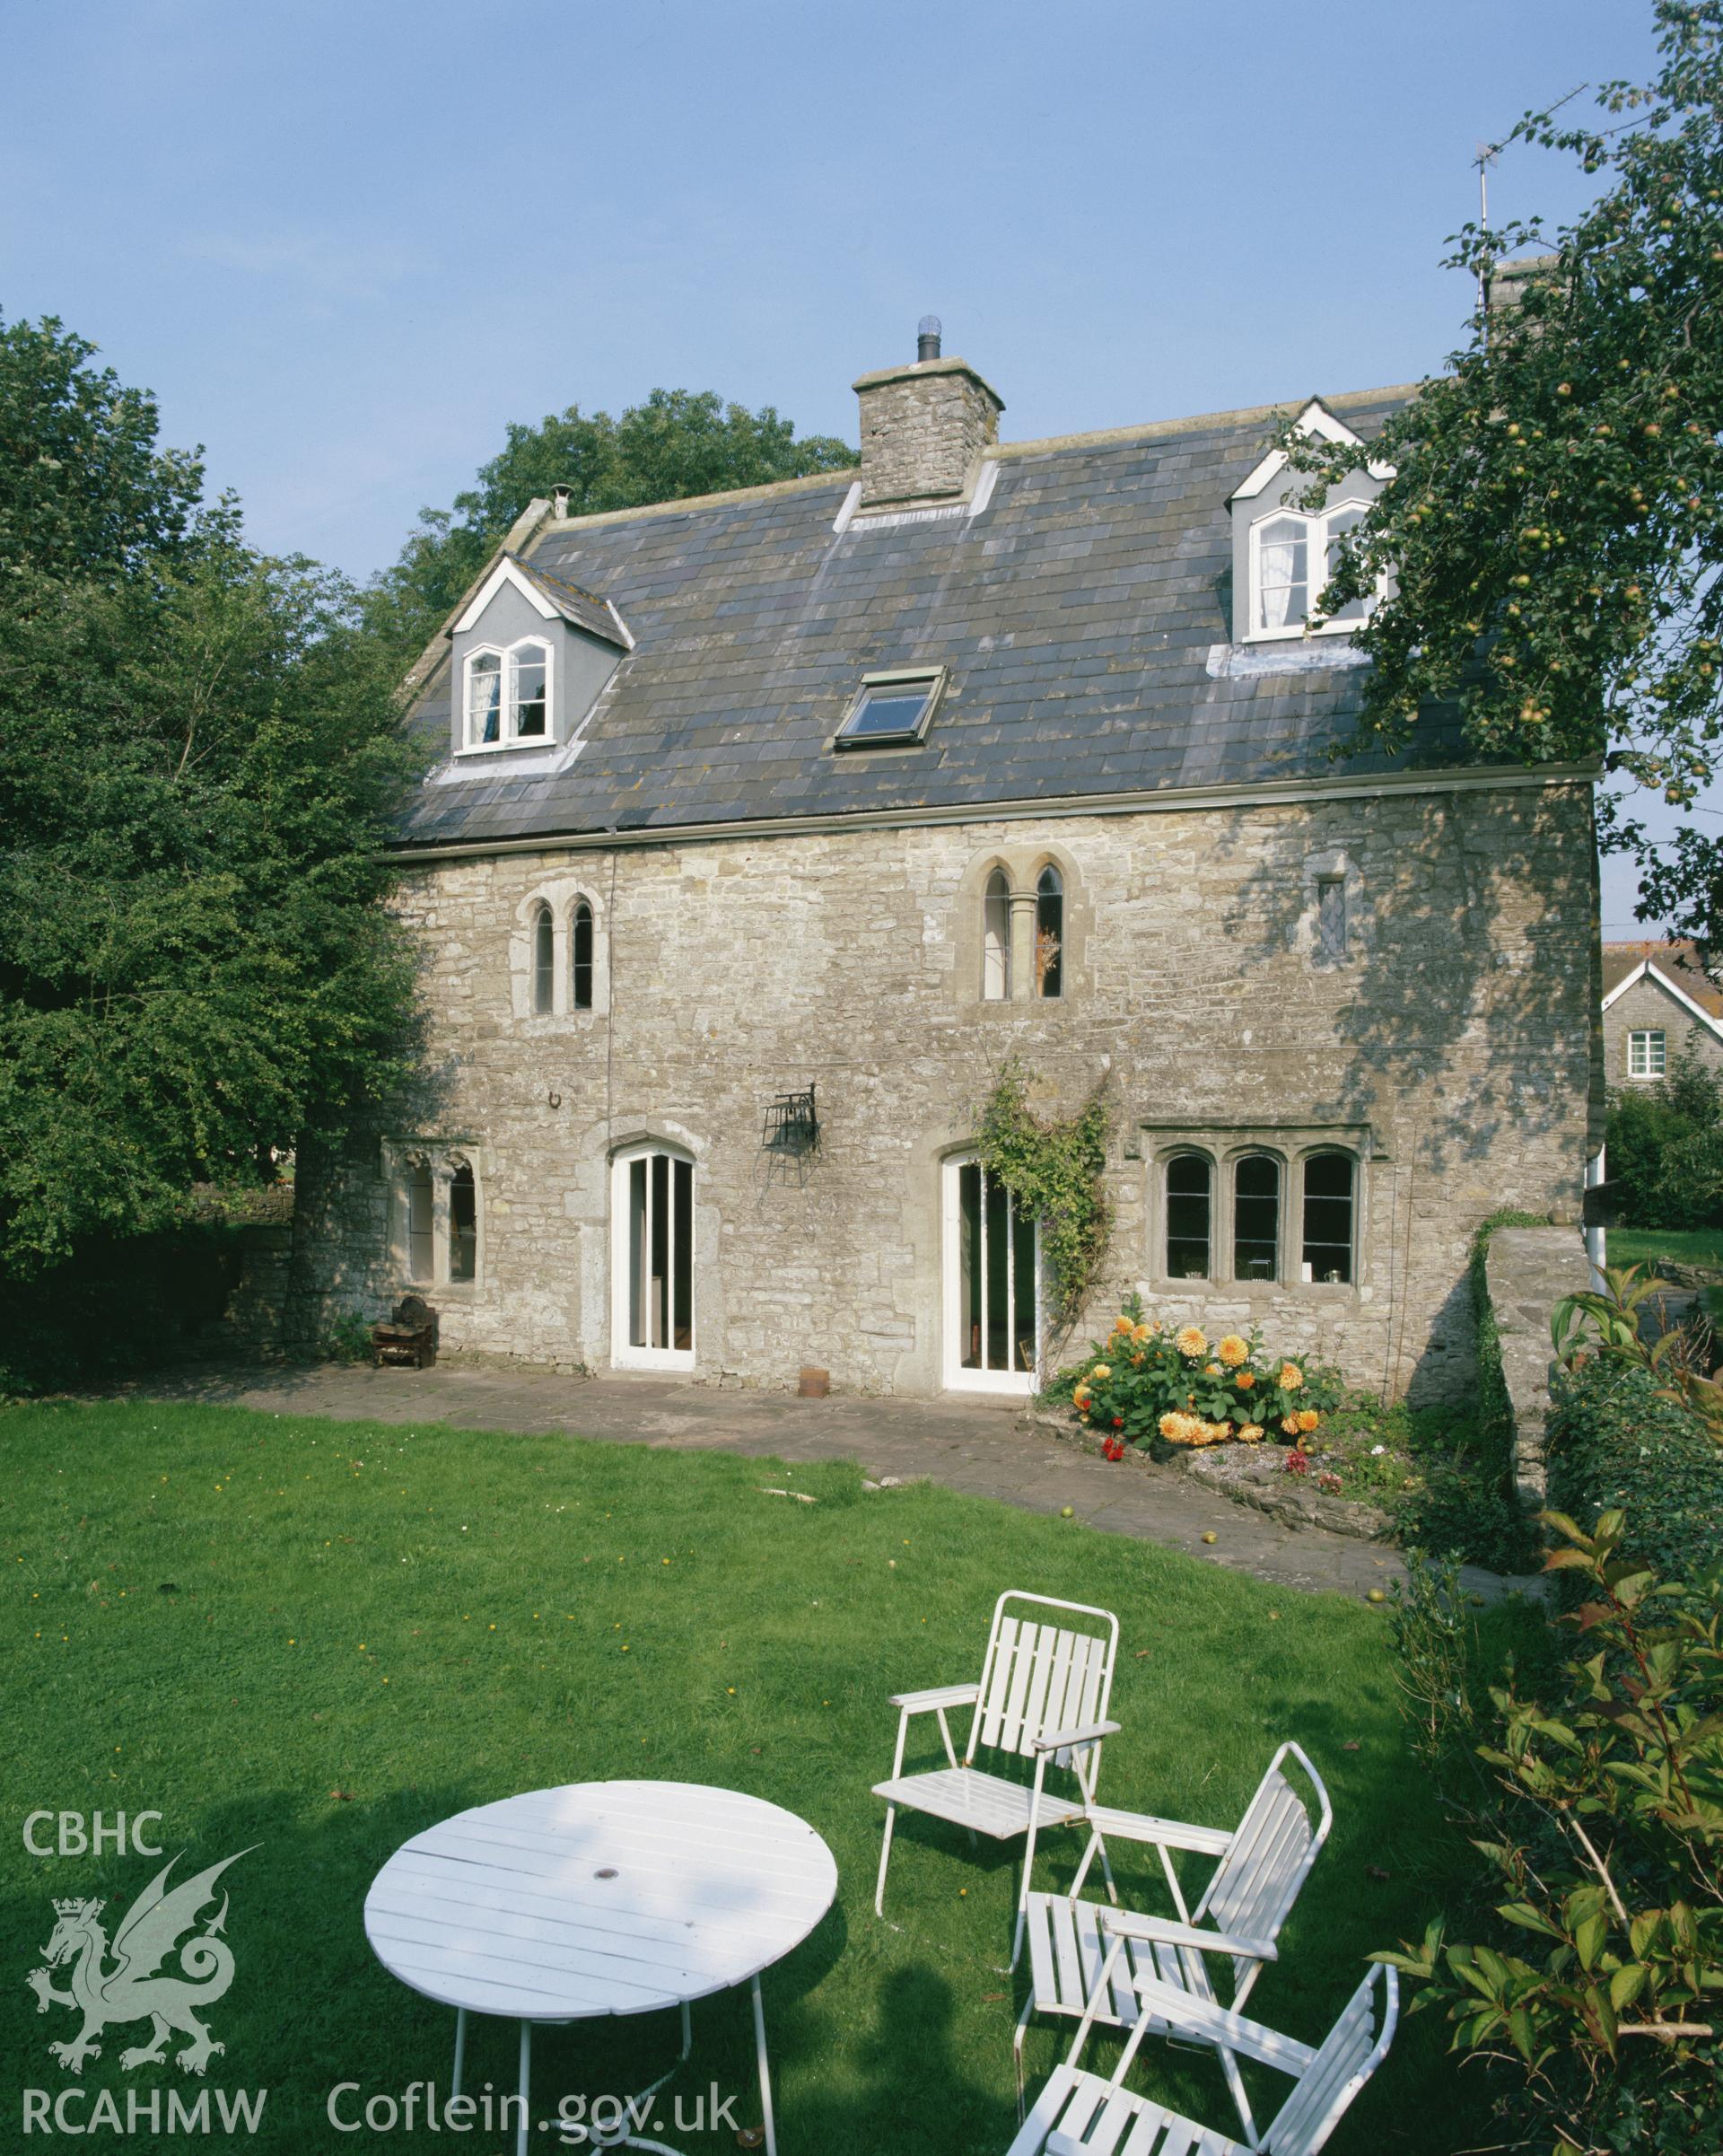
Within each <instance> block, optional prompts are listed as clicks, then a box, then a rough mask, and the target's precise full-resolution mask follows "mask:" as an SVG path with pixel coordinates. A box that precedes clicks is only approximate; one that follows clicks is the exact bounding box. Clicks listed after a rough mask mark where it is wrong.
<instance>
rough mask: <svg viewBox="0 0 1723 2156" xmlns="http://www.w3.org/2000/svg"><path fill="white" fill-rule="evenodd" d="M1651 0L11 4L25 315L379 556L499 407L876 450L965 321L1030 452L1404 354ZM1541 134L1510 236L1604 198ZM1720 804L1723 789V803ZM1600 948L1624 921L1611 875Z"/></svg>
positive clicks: (1011, 424) (1643, 20) (6, 273)
mask: <svg viewBox="0 0 1723 2156" xmlns="http://www.w3.org/2000/svg"><path fill="white" fill-rule="evenodd" d="M1649 26H1650V10H1649V4H1642V0H1447V4H1445V5H1444V6H1443V7H1441V8H1439V9H1432V8H1430V7H1428V6H1426V5H1413V4H1409V0H1369V4H1359V0H1330V4H1329V5H1327V6H1326V7H1325V8H1323V9H1321V10H1319V11H1312V10H1309V9H1304V8H1290V7H1287V6H1285V5H1284V4H1278V0H1200V4H1199V0H1131V4H1122V0H1061V4H1058V5H1056V6H1049V5H1048V4H1046V0H1036V4H1033V5H1031V4H1028V0H920V4H914V0H873V4H870V5H868V6H866V7H861V8H856V7H848V6H839V5H835V4H829V0H827V4H815V0H607V4H605V5H602V6H599V5H593V4H589V0H555V4H553V0H490V4H481V0H464V4H455V0H343V4H330V0H268V4H267V5H238V4H234V0H125V4H119V0H79V4H76V5H65V4H60V5H43V4H40V0H35V4H31V0H4V4H0V36H4V48H5V51H6V74H7V78H8V95H7V99H6V108H7V110H6V123H5V127H4V130H3V131H0V312H4V314H5V315H6V316H7V317H9V318H15V317H17V316H20V315H29V316H35V315H40V314H46V313H52V314H57V315H59V316H61V317H62V318H63V319H64V320H66V322H67V323H68V324H70V325H71V326H72V327H74V328H75V329H78V330H79V331H81V332H82V333H83V335H85V336H87V337H91V338H92V339H93V340H94V341H95V342H96V343H98V344H99V345H100V346H101V348H102V351H103V354H104V355H105V357H106V358H107V360H108V361H109V364H112V365H113V366H115V367H116V368H117V369H118V372H119V373H120V374H121V376H122V377H123V378H124V379H126V380H127V381H133V382H138V383H142V384H145V385H147V386H149V387H150V388H152V389H153V390H155V392H156V393H157V395H158V397H159V398H160V400H161V405H162V420H163V432H164V434H165V436H166V438H167V439H168V440H170V441H171V442H175V443H193V442H202V443H204V444H205V445H206V451H207V456H208V463H209V472H210V478H211V482H212V484H213V485H214V486H231V487H232V488H234V489H236V490H237V491H238V493H239V494H240V495H241V497H242V499H243V501H244V504H245V506H246V511H247V515H248V520H249V528H250V531H251V534H252V537H253V538H254V539H255V540H256V541H257V542H258V544H260V545H262V546H265V547H268V548H276V549H279V550H283V551H287V550H297V551H301V552H304V553H307V554H311V555H314V556H317V557H321V558H322V559H325V560H328V561H332V562H335V563H337V564H339V565H341V566H342V567H344V568H345V569H347V570H349V571H350V572H352V573H353V574H356V575H363V574H366V573H368V572H369V571H370V570H372V568H375V567H376V566H378V565H380V564H381V563H382V562H384V561H386V560H387V559H389V557H391V556H392V555H393V554H394V553H395V551H396V550H397V548H398V546H399V545H400V542H401V539H402V538H403V536H404V534H405V532H406V530H407V527H408V525H409V524H410V523H411V521H412V520H413V517H414V516H415V513H416V512H417V510H418V509H419V507H420V506H421V504H426V503H431V504H447V502H448V501H449V500H450V496H451V495H453V494H454V492H455V491H456V489H457V488H458V487H459V486H462V485H464V484H465V483H467V482H468V480H469V479H470V478H471V476H472V473H473V471H474V469H475V468H476V467H477V465H478V464H479V463H481V462H482V461H483V460H485V459H486V458H487V457H489V456H490V455H491V454H492V453H493V452H494V450H495V449H496V448H497V447H498V446H499V444H500V442H501V438H502V434H503V426H504V425H505V424H506V422H508V421H509V420H511V419H528V420H530V419H536V418H538V417H539V416H542V415H543V414H544V413H545V412H547V411H549V410H552V409H560V408H563V407H564V406H566V405H568V404H570V403H574V402H578V403H580V404H581V405H582V406H584V407H587V408H593V407H608V408H610V409H612V410H615V409H617V408H620V407H621V406H623V405H625V404H628V403H632V402H634V401H636V400H638V399H640V398H641V397H643V395H644V394H645V393H646V391H647V390H650V389H652V388H653V387H654V386H657V385H660V384H662V385H664V386H667V387H684V388H690V389H707V388H711V389H716V390H720V391H722V393H723V394H724V395H725V396H726V397H730V398H734V399H738V400H739V401H741V402H744V403H747V404H748V405H751V406H758V405H762V404H774V405H775V406H776V407H777V408H778V409H779V410H780V411H782V412H783V413H785V414H786V415H788V416H790V417H792V419H794V421H795V422H796V424H797V425H798V426H799V428H800V429H801V430H802V431H803V432H820V433H831V434H842V435H844V436H845V437H847V438H849V439H851V440H853V439H854V434H855V412H854V399H853V396H852V395H851V392H850V388H849V385H850V383H851V381H853V378H854V377H855V375H856V374H858V373H859V372H862V370H863V369H864V368H868V367H873V366H879V365H882V364H887V363H888V362H890V361H894V360H897V359H900V358H908V357H911V356H913V350H914V329H915V323H916V320H917V318H918V317H919V316H920V315H921V314H923V312H925V311H930V310H931V311H934V312H936V313H938V314H940V316H941V317H942V318H943V320H944V321H945V325H946V332H947V334H946V349H947V351H948V352H958V353H961V354H962V355H964V356H965V357H966V358H967V359H969V360H971V361H973V362H974V363H975V364H976V365H977V366H979V367H980V368H981V369H982V370H983V371H984V372H985V373H986V374H987V375H988V377H989V378H990V379H991V380H992V381H993V382H994V383H995V384H996V386H997V387H998V389H999V390H1000V392H1001V395H1002V396H1003V397H1004V399H1005V402H1006V408H1007V409H1006V415H1005V420H1004V427H1003V432H1004V434H1005V435H1006V436H1007V438H1008V439H1016V440H1024V439H1028V438H1032V437H1034V436H1036V435H1041V434H1060V433H1069V432H1074V431H1077V430H1080V429H1084V428H1090V427H1104V426H1116V425H1128V424H1130V423H1131V422H1133V421H1136V420H1143V419H1151V418H1163V417H1170V416H1177V415H1181V414H1185V413H1192V412H1202V411H1211V410H1219V409H1224V408H1227V407H1229V406H1236V405H1245V404H1256V403H1266V402H1272V401H1276V400H1280V399H1291V398H1295V397H1299V396H1302V395H1304V394H1305V393H1307V392H1308V391H1313V390H1346V389H1354V388H1362V387H1368V386H1375V385H1378V384H1382V383H1390V382H1400V381H1415V380H1416V379H1417V378H1418V376H1419V375H1420V374H1421V373H1423V372H1427V371H1429V370H1431V369H1433V368H1435V367H1437V366H1438V365H1439V364H1440V362H1441V359H1442V357H1443V355H1444V354H1445V353H1446V352H1447V350H1448V349H1449V348H1450V346H1452V344H1453V343H1454V342H1455V340H1456V335H1457V331H1458V325H1459V322H1460V320H1461V318H1462V317H1463V315H1464V312H1465V307H1466V304H1467V293H1466V290H1465V284H1464V280H1462V279H1460V278H1458V277H1456V276H1455V275H1454V274H1453V273H1451V272H1445V271H1443V270H1441V269H1440V268H1439V267H1437V265H1438V262H1439V258H1440V256H1441V254H1442V253H1443V251H1444V249H1443V241H1444V240H1445V239H1446V237H1447V234H1449V233H1450V232H1454V231H1455V230H1456V228H1457V227H1458V226H1459V225H1460V224H1461V223H1464V222H1465V220H1466V219H1467V218H1468V217H1470V216H1471V215H1473V214H1474V207H1475V202H1476V175H1475V172H1474V169H1473V163H1472V161H1473V159H1474V156H1475V154H1476V152H1477V149H1478V147H1479V145H1480V143H1481V142H1483V141H1488V140H1491V139H1494V138H1496V137H1498V136H1500V135H1502V134H1504V133H1505V132H1506V131H1507V129H1508V128H1509V127H1510V126H1511V125H1512V123H1513V121H1514V120H1515V119H1516V118H1517V117H1518V115H1519V114H1520V113H1521V112H1522V111H1524V110H1526V108H1527V107H1528V106H1531V105H1535V104H1540V103H1544V102H1547V101H1551V100H1552V99H1553V98H1555V97H1558V96H1560V95H1561V93H1562V92H1565V91H1567V90H1569V89H1570V88H1572V87H1573V86H1574V85H1575V84H1576V83H1581V82H1587V81H1590V82H1596V81H1598V80H1601V79H1604V78H1605V77H1608V76H1612V75H1629V76H1634V77H1638V78H1640V79H1643V78H1644V76H1645V74H1647V73H1648V71H1649V66H1650V62H1651V38H1650V27H1649ZM1578 184H1579V183H1578V182H1577V180H1576V177H1575V176H1574V175H1573V174H1572V173H1571V171H1570V170H1569V169H1568V168H1566V167H1565V166H1563V165H1561V164H1560V163H1558V162H1556V161H1554V160H1552V159H1547V158H1544V157H1540V156H1539V155H1537V154H1536V153H1531V152H1526V151H1515V152H1514V153H1510V154H1509V156H1507V157H1505V158H1504V159H1503V160H1502V162H1501V163H1500V166H1499V167H1498V169H1497V170H1496V171H1495V172H1494V174H1493V175H1492V179H1491V209H1492V211H1493V212H1494V213H1495V214H1496V215H1497V217H1498V219H1500V218H1501V217H1504V216H1509V215H1526V214H1529V213H1530V212H1532V211H1534V210H1536V209H1542V210H1544V212H1546V213H1548V214H1552V215H1556V216H1558V217H1559V216H1560V215H1562V214H1563V213H1564V212H1566V211H1568V210H1570V209H1571V208H1572V207H1573V206H1574V205H1575V203H1576V201H1577V200H1578V195H1577V191H1576V190H1577V186H1578ZM1720 805H1723V804H1720ZM1606 878H1607V881H1606V890H1605V907H1604V918H1605V933H1612V932H1613V933H1630V934H1631V933H1635V929H1634V925H1633V923H1632V920H1631V903H1632V887H1631V882H1630V881H1624V879H1623V874H1622V872H1619V871H1616V870H1614V869H1607V870H1606Z"/></svg>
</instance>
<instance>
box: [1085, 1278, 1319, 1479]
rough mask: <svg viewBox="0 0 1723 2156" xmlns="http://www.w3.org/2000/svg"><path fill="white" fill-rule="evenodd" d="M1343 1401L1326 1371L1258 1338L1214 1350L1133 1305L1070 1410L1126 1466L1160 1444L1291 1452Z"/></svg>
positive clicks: (1092, 1360)
mask: <svg viewBox="0 0 1723 2156" xmlns="http://www.w3.org/2000/svg"><path fill="white" fill-rule="evenodd" d="M1338 1397H1339V1387H1338V1384H1337V1383H1336V1381H1335V1380H1334V1379H1333V1378H1332V1377H1331V1376H1330V1375H1329V1373H1328V1372H1325V1371H1318V1370H1314V1369H1311V1368H1308V1366H1307V1365H1305V1364H1303V1363H1295V1362H1293V1361H1291V1360H1290V1358H1288V1357H1286V1356H1281V1355H1267V1354H1264V1352H1263V1345H1262V1341H1261V1338H1260V1337H1259V1336H1258V1335H1257V1334H1256V1333H1255V1332H1252V1333H1250V1334H1249V1335H1248V1336H1246V1335H1245V1334H1243V1333H1227V1334H1224V1335H1223V1336H1222V1337H1220V1339H1218V1340H1214V1341H1211V1340H1210V1338H1209V1337H1208V1335H1207V1334H1206V1333H1205V1332H1204V1331H1203V1328H1202V1327H1201V1326H1197V1325H1184V1326H1180V1327H1179V1328H1177V1329H1176V1331H1170V1332H1169V1331H1168V1329H1167V1328H1166V1327H1165V1326H1163V1325H1161V1324H1160V1323H1159V1321H1158V1320H1156V1319H1150V1320H1149V1321H1148V1322H1147V1323H1145V1322H1144V1320H1143V1316H1142V1307H1141V1303H1139V1302H1137V1301H1136V1300H1135V1299H1134V1298H1133V1300H1132V1301H1131V1302H1130V1303H1127V1305H1126V1306H1125V1308H1124V1310H1122V1311H1121V1312H1120V1313H1119V1315H1118V1317H1117V1318H1116V1319H1115V1320H1114V1323H1113V1330H1112V1332H1111V1333H1110V1334H1109V1335H1108V1336H1107V1338H1106V1343H1105V1344H1104V1345H1097V1346H1096V1347H1095V1350H1094V1352H1093V1354H1091V1355H1090V1356H1089V1360H1088V1361H1087V1362H1086V1363H1083V1364H1081V1365H1080V1367H1079V1369H1078V1370H1077V1372H1075V1382H1074V1384H1073V1385H1072V1388H1071V1408H1072V1411H1073V1412H1074V1413H1075V1415H1077V1417H1078V1419H1079V1421H1080V1422H1081V1423H1083V1424H1085V1425H1086V1426H1087V1427H1088V1428H1089V1429H1090V1430H1095V1431H1098V1432H1099V1433H1101V1435H1102V1438H1103V1441H1104V1442H1103V1448H1102V1449H1103V1450H1105V1451H1106V1453H1107V1455H1108V1457H1109V1458H1110V1459H1123V1458H1124V1451H1125V1448H1126V1447H1127V1446H1128V1445H1143V1446H1150V1445H1152V1444H1153V1443H1154V1442H1155V1441H1156V1440H1157V1439H1159V1440H1160V1441H1162V1442H1164V1443H1166V1444H1168V1445H1176V1446H1202V1445H1217V1444H1225V1443H1236V1444H1246V1445H1254V1444H1260V1443H1261V1442H1262V1441H1263V1440H1264V1438H1265V1437H1267V1438H1278V1439H1281V1440H1287V1441H1290V1443H1291V1445H1292V1447H1293V1448H1294V1450H1301V1448H1302V1447H1303V1444H1304V1441H1305V1440H1306V1439H1307V1438H1308V1437H1309V1436H1310V1435H1311V1434H1312V1433H1314V1432H1315V1431H1316V1429H1317V1428H1318V1427H1319V1426H1320V1424H1321V1422H1322V1417H1323V1414H1324V1411H1325V1409H1327V1408H1329V1407H1332V1406H1333V1405H1334V1401H1335V1399H1336V1398H1338Z"/></svg>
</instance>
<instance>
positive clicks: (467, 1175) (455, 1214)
mask: <svg viewBox="0 0 1723 2156" xmlns="http://www.w3.org/2000/svg"><path fill="white" fill-rule="evenodd" d="M477 1276H478V1189H477V1185H476V1184H475V1183H474V1181H473V1171H472V1170H471V1169H470V1168H469V1167H468V1165H467V1163H466V1161H461V1162H460V1163H459V1166H458V1167H457V1168H456V1170H455V1172H454V1173H453V1175H451V1176H450V1179H449V1277H450V1280H474V1279H477Z"/></svg>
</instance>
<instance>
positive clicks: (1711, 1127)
mask: <svg viewBox="0 0 1723 2156" xmlns="http://www.w3.org/2000/svg"><path fill="white" fill-rule="evenodd" d="M1605 1144H1606V1145H1607V1147H1608V1157H1609V1179H1610V1187H1611V1188H1612V1190H1614V1192H1615V1193H1616V1194H1617V1197H1618V1204H1619V1208H1620V1210H1619V1212H1618V1214H1617V1217H1618V1219H1619V1220H1620V1223H1621V1224H1622V1227H1624V1228H1710V1227H1716V1226H1718V1225H1719V1224H1723V1077H1719V1074H1718V1073H1717V1072H1715V1071H1714V1070H1712V1069H1711V1067H1710V1065H1708V1064H1707V1063H1705V1062H1704V1061H1703V1060H1702V1059H1701V1056H1700V1052H1699V1046H1698V1043H1697V1042H1696V1041H1690V1042H1689V1043H1688V1044H1687V1047H1685V1049H1684V1051H1683V1052H1682V1054H1681V1055H1680V1056H1677V1058H1676V1059H1675V1063H1674V1065H1672V1066H1671V1068H1670V1070H1669V1071H1668V1073H1667V1074H1666V1075H1665V1076H1664V1077H1662V1078H1660V1079H1659V1080H1658V1081H1657V1083H1656V1084H1655V1085H1627V1086H1622V1087H1620V1088H1618V1089H1617V1091H1614V1093H1612V1094H1611V1096H1610V1102H1609V1128H1608V1131H1607V1134H1606V1136H1605Z"/></svg>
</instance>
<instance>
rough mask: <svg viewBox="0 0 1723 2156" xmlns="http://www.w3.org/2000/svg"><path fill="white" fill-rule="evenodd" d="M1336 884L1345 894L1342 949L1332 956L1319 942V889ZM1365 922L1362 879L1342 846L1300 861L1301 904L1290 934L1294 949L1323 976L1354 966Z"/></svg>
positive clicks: (1363, 938) (1360, 951) (1364, 935)
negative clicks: (1302, 864)
mask: <svg viewBox="0 0 1723 2156" xmlns="http://www.w3.org/2000/svg"><path fill="white" fill-rule="evenodd" d="M1325 883H1339V884H1340V885H1341V887H1342V888H1343V890H1344V892H1345V907H1346V948H1345V951H1343V953H1341V954H1339V955H1338V956H1336V955H1335V954H1334V953H1333V952H1331V951H1328V950H1327V949H1326V947H1325V944H1324V942H1323V940H1322V887H1323V885H1324V884H1325ZM1292 940H1293V944H1294V947H1295V948H1296V949H1297V950H1298V951H1299V953H1300V954H1301V955H1302V956H1303V957H1304V958H1305V959H1306V960H1308V962H1309V963H1310V965H1312V966H1313V967H1315V968H1316V969H1317V970H1318V971H1321V972H1324V973H1330V972H1336V971H1338V970H1340V969H1341V968H1343V967H1347V966H1355V965H1357V964H1358V962H1359V960H1360V959H1361V958H1362V957H1363V955H1364V952H1365V947H1366V944H1367V942H1368V940H1369V919H1368V916H1367V915H1366V912H1365V907H1364V879H1363V876H1362V875H1361V874H1360V871H1359V867H1358V864H1357V863H1356V862H1355V861H1354V860H1353V859H1352V857H1351V855H1350V854H1349V853H1348V852H1347V851H1346V849H1345V848H1344V847H1343V846H1330V847H1328V848H1326V849H1325V851H1324V852H1321V853H1316V854H1307V855H1305V858H1304V905H1303V908H1302V911H1301V912H1300V914H1299V919H1298V922H1297V925H1295V927H1294V928H1293V931H1292Z"/></svg>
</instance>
